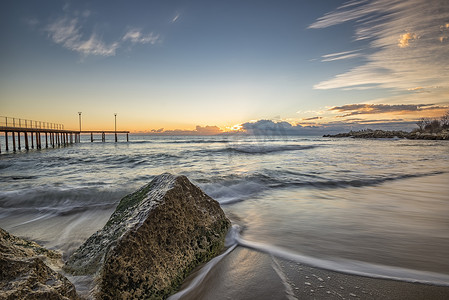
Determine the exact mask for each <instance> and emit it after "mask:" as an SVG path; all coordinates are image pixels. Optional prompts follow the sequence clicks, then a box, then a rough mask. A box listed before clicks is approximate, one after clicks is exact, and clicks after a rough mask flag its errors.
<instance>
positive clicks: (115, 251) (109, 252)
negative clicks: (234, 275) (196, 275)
mask: <svg viewBox="0 0 449 300" xmlns="http://www.w3.org/2000/svg"><path fill="white" fill-rule="evenodd" d="M229 227H230V222H229V220H228V219H227V218H226V216H225V214H224V212H223V211H222V209H221V208H220V205H219V203H218V202H217V201H215V200H214V199H212V198H211V197H209V196H208V195H206V194H205V193H204V192H203V191H201V190H200V189H199V188H198V187H197V186H195V185H193V184H192V183H191V182H190V181H189V180H188V179H187V177H185V176H174V175H171V174H168V173H164V174H162V175H160V176H157V177H156V178H154V179H153V180H152V181H151V182H150V183H149V184H147V185H146V186H144V187H142V188H141V189H139V190H138V191H136V192H134V193H133V194H130V195H128V196H126V197H124V198H123V199H122V200H121V201H120V203H119V205H118V206H117V208H116V210H115V212H114V213H113V214H112V216H111V218H110V219H109V221H108V222H107V223H106V225H105V226H104V228H103V229H102V230H100V231H98V232H96V233H95V234H94V235H92V236H91V237H90V238H89V239H88V240H87V241H86V242H85V243H84V244H83V245H82V246H81V247H80V248H79V249H78V250H77V251H75V253H74V254H73V255H72V256H71V257H70V258H69V260H68V262H67V263H66V267H65V270H67V271H69V272H71V273H73V274H75V275H88V274H96V282H97V287H96V292H95V297H96V298H99V299H119V298H120V299H123V298H124V299H126V298H128V299H142V298H144V299H161V298H166V297H167V296H168V295H169V294H170V293H172V292H174V291H176V289H177V287H178V286H179V285H180V283H181V282H182V280H183V279H184V278H185V277H186V276H187V274H188V273H189V272H190V271H191V270H192V269H193V268H194V267H196V266H197V265H199V264H201V263H203V262H205V261H207V260H209V259H210V258H212V257H214V256H216V255H217V254H218V253H219V252H221V251H222V249H223V245H224V238H225V236H226V233H227V231H228V229H229Z"/></svg>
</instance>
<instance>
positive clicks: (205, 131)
mask: <svg viewBox="0 0 449 300" xmlns="http://www.w3.org/2000/svg"><path fill="white" fill-rule="evenodd" d="M220 133H223V130H221V129H220V127H218V126H209V125H206V126H200V125H197V126H196V127H195V129H194V130H184V129H174V130H164V128H160V129H151V130H150V131H149V132H148V134H155V135H217V134H220Z"/></svg>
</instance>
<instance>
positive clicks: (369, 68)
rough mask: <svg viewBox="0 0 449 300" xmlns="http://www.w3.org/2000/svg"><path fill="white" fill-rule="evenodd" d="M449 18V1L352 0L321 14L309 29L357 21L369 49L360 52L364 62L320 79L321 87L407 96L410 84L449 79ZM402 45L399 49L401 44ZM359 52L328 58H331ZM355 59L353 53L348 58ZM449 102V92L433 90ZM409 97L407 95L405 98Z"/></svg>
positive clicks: (357, 36) (441, 82)
mask: <svg viewBox="0 0 449 300" xmlns="http://www.w3.org/2000/svg"><path fill="white" fill-rule="evenodd" d="M448 19H449V5H447V0H429V1H423V0H408V1H399V0H377V1H349V2H347V3H345V4H344V5H342V6H340V7H339V8H337V9H336V10H335V11H332V12H329V13H327V14H325V15H324V16H322V17H320V18H318V19H317V20H316V22H314V23H313V24H311V25H310V26H309V28H314V29H318V28H326V27H330V26H334V25H337V24H341V23H344V22H348V21H353V23H352V24H353V25H354V30H355V40H356V41H361V40H365V41H367V42H368V43H369V45H368V46H369V47H367V48H366V49H364V50H361V51H360V52H357V53H359V54H360V55H361V56H363V57H364V61H365V62H364V63H363V64H361V65H359V66H356V67H354V68H352V69H349V70H347V71H345V72H343V73H340V74H337V75H336V76H334V77H333V78H330V79H327V80H323V81H321V82H319V83H317V84H316V85H315V86H314V88H315V89H357V88H360V87H361V88H362V89H366V88H384V89H389V90H392V91H393V92H402V93H403V94H404V95H406V93H407V91H408V90H409V89H410V88H414V87H417V86H419V87H429V86H441V87H443V88H447V87H448V86H449V82H448V80H447V78H449V60H448V59H447V58H448V57H449V47H447V44H446V43H445V41H446V37H448V36H449V29H448V28H447V27H446V24H447V20H448ZM398 46H399V47H398ZM351 54H354V53H346V54H345V53H344V52H343V53H340V55H335V56H330V57H323V58H324V59H325V60H326V59H328V61H332V60H335V59H334V58H339V57H341V58H342V59H343V58H345V55H351ZM346 58H351V56H349V57H346ZM430 92H431V93H432V95H431V96H432V98H430V97H428V99H429V100H427V101H429V102H430V101H432V102H435V101H436V100H438V101H442V102H445V103H447V102H448V100H447V99H448V98H447V93H441V91H437V90H430ZM404 99H405V98H402V101H404Z"/></svg>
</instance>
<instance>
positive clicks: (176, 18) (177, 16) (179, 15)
mask: <svg viewBox="0 0 449 300" xmlns="http://www.w3.org/2000/svg"><path fill="white" fill-rule="evenodd" d="M179 17H181V14H180V13H176V15H175V16H174V17H173V19H171V20H170V22H171V23H175V22H176V21H178V20H179Z"/></svg>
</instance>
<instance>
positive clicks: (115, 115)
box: [114, 113, 117, 143]
mask: <svg viewBox="0 0 449 300" xmlns="http://www.w3.org/2000/svg"><path fill="white" fill-rule="evenodd" d="M114 124H115V126H114V133H115V142H116V143H117V113H114Z"/></svg>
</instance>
